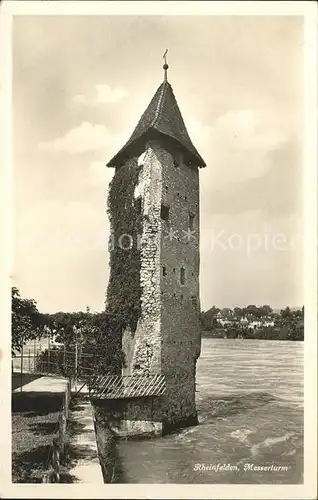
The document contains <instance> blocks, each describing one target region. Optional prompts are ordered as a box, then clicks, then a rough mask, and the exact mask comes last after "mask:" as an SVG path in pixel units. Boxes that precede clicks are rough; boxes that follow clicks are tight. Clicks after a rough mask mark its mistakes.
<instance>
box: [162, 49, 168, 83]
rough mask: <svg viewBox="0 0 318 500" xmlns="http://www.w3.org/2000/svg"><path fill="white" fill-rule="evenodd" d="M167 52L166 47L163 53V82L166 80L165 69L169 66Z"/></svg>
mask: <svg viewBox="0 0 318 500" xmlns="http://www.w3.org/2000/svg"><path fill="white" fill-rule="evenodd" d="M167 52H168V49H166V52H165V53H164V54H163V59H164V60H165V63H164V65H163V69H164V81H165V82H166V81H167V70H168V68H169V66H168V64H167Z"/></svg>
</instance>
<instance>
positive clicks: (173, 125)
mask: <svg viewBox="0 0 318 500" xmlns="http://www.w3.org/2000/svg"><path fill="white" fill-rule="evenodd" d="M158 135H161V136H165V137H168V138H170V139H172V140H173V141H174V142H175V141H176V142H177V143H178V145H179V146H181V148H182V149H183V150H184V152H185V154H186V155H187V156H188V158H189V160H190V161H191V162H192V163H194V164H195V165H196V166H198V167H205V166H206V164H205V162H204V160H203V159H202V158H201V156H200V155H199V153H198V151H197V150H196V148H195V147H194V145H193V144H192V141H191V139H190V137H189V134H188V132H187V129H186V126H185V124H184V121H183V118H182V115H181V112H180V109H179V106H178V103H177V101H176V98H175V96H174V93H173V90H172V87H171V85H170V83H169V82H167V81H164V82H163V83H162V84H161V85H160V87H159V88H158V90H157V92H156V93H155V95H154V96H153V98H152V99H151V101H150V104H149V106H148V107H147V109H146V111H145V112H144V114H143V115H142V117H141V118H140V120H139V122H138V124H137V127H136V128H135V130H134V131H133V133H132V135H131V137H130V139H129V140H128V142H127V143H126V144H125V146H124V147H123V148H122V149H121V150H120V151H119V152H118V153H117V154H116V155H115V156H114V157H113V158H112V159H111V160H110V161H109V162H108V164H107V166H108V167H114V166H116V165H117V164H120V163H122V162H123V161H124V160H125V159H126V158H128V157H129V156H130V154H131V153H132V151H133V150H134V149H137V148H138V145H140V142H141V140H142V142H144V140H147V139H148V138H151V137H158Z"/></svg>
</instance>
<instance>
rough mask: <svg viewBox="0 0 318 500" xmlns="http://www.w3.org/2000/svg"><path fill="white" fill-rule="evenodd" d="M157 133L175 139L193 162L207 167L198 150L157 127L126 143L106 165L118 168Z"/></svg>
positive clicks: (201, 166) (198, 165) (200, 166)
mask: <svg viewBox="0 0 318 500" xmlns="http://www.w3.org/2000/svg"><path fill="white" fill-rule="evenodd" d="M155 135H159V136H163V137H166V138H168V139H170V140H173V141H174V142H176V143H178V145H179V146H181V148H182V149H183V150H184V151H186V152H187V156H189V158H191V163H193V164H195V165H196V166H197V167H199V168H204V167H206V163H205V161H204V160H203V158H202V157H201V156H200V155H199V153H198V152H196V153H194V152H193V151H191V150H189V149H188V148H187V147H186V146H185V145H184V144H182V143H181V142H180V141H178V140H177V139H175V138H174V137H171V136H170V135H167V134H164V133H162V132H160V131H158V130H156V129H155V128H151V129H150V130H148V131H147V132H145V133H144V134H143V135H141V136H140V137H138V139H136V140H135V141H133V142H131V143H129V141H128V143H126V144H125V146H123V147H122V148H121V150H120V151H119V152H118V153H117V154H116V155H115V156H113V158H112V159H111V160H110V161H109V162H108V163H107V164H106V167H108V168H116V166H119V165H121V164H122V163H123V162H124V161H125V160H127V159H128V158H129V157H131V156H133V154H132V153H137V154H138V150H141V149H142V147H141V143H144V142H146V140H150V139H151V138H154V137H155Z"/></svg>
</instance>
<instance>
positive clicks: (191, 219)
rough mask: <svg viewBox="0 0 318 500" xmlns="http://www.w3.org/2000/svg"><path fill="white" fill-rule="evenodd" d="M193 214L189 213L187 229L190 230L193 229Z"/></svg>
mask: <svg viewBox="0 0 318 500" xmlns="http://www.w3.org/2000/svg"><path fill="white" fill-rule="evenodd" d="M194 217H195V216H194V215H193V214H189V229H190V230H191V231H193V229H194Z"/></svg>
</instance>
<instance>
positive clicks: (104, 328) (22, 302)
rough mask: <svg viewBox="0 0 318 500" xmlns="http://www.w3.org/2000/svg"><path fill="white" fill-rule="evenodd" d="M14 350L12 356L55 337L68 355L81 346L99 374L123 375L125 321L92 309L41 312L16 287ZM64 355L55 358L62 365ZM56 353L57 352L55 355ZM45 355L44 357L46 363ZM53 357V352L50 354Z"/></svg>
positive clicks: (12, 318) (13, 330)
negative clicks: (28, 344) (30, 344)
mask: <svg viewBox="0 0 318 500" xmlns="http://www.w3.org/2000/svg"><path fill="white" fill-rule="evenodd" d="M11 315H12V316H11V351H12V355H13V356H15V355H16V353H18V352H20V351H21V350H22V348H23V345H25V343H26V342H27V341H29V340H33V339H40V338H41V337H48V336H49V337H52V336H54V337H55V340H56V342H60V343H63V344H65V349H66V350H67V352H74V348H75V343H79V344H80V346H81V352H85V353H86V354H89V355H91V356H93V359H94V362H93V363H92V361H91V358H87V359H86V363H87V364H88V363H89V364H90V367H93V368H94V371H95V372H96V373H97V374H103V373H109V372H110V371H111V372H113V373H120V371H121V367H122V365H123V364H124V355H123V352H122V350H121V335H122V327H123V318H121V317H119V316H114V315H112V314H109V313H107V312H105V311H103V312H100V313H92V312H91V311H90V310H89V308H87V309H86V311H85V312H84V311H79V312H71V313H69V312H56V313H54V314H48V313H46V314H44V313H41V312H40V311H39V310H38V308H37V303H36V301H35V300H34V299H26V298H22V297H21V295H20V293H19V290H18V289H17V288H16V287H13V288H12V313H11ZM56 351H59V352H60V354H61V356H60V357H58V356H57V355H55V358H56V359H57V360H59V362H61V363H62V357H63V352H62V350H61V349H56ZM55 354H56V353H55ZM44 358H45V355H43V360H44ZM51 358H52V359H53V358H54V353H53V352H51Z"/></svg>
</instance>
